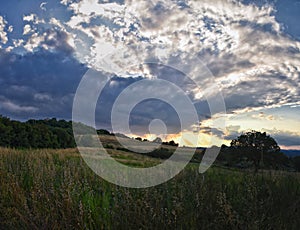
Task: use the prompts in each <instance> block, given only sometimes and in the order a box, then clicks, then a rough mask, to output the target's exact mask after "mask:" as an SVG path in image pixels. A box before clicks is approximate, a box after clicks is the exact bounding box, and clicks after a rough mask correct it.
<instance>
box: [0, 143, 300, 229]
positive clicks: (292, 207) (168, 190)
mask: <svg viewBox="0 0 300 230" xmlns="http://www.w3.org/2000/svg"><path fill="white" fill-rule="evenodd" d="M116 154H119V155H120V153H116ZM120 156H121V157H120V158H119V159H120V160H122V159H123V160H124V159H126V160H132V159H133V160H134V161H135V164H136V165H135V166H139V165H138V164H137V163H136V162H138V161H137V159H135V158H134V157H133V156H132V155H124V156H125V157H122V154H121V155H120ZM115 157H116V158H117V159H118V155H115ZM138 160H141V159H140V158H138ZM142 160H143V161H144V162H141V165H140V166H144V165H151V164H152V163H155V162H150V163H149V164H148V163H147V161H148V160H149V159H148V158H143V159H142ZM130 162H131V161H129V164H130ZM145 162H146V163H145ZM125 163H126V162H125ZM127 163H128V162H127ZM156 163H157V162H156ZM197 167H198V165H190V166H189V167H187V168H186V169H185V170H184V171H183V172H182V173H180V174H179V175H178V176H176V177H175V178H174V179H173V180H171V181H169V182H168V183H165V184H162V185H159V186H156V187H153V188H148V189H128V188H121V187H118V186H115V185H112V184H110V183H108V182H106V181H104V180H102V179H101V178H99V177H98V176H97V175H95V174H94V173H93V172H92V171H91V170H90V169H89V168H88V167H87V166H86V165H85V163H84V161H83V160H82V158H81V157H80V155H79V154H78V152H77V151H76V150H73V149H70V150H24V151H20V150H19V151H16V150H10V149H0V229H66V228H68V229H74V228H76V229H299V226H300V210H299V209H300V176H299V174H296V173H286V172H271V171H270V172H264V173H260V174H253V173H251V172H242V171H238V170H227V169H221V168H212V169H210V170H209V171H208V172H207V173H206V174H205V175H200V174H199V173H198V171H197V169H198V168H197Z"/></svg>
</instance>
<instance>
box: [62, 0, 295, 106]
mask: <svg viewBox="0 0 300 230" xmlns="http://www.w3.org/2000/svg"><path fill="white" fill-rule="evenodd" d="M62 3H63V4H66V5H67V6H68V8H69V10H71V11H72V12H73V16H72V17H71V18H70V20H69V21H67V22H66V24H67V25H68V26H69V29H67V30H69V31H72V33H75V34H78V36H77V37H76V39H75V43H74V45H75V47H73V48H74V50H75V53H76V56H77V57H79V59H80V60H81V61H85V62H87V63H88V65H89V66H91V67H94V68H98V69H99V67H100V69H102V70H104V71H108V72H115V73H116V74H120V73H123V74H124V73H125V72H126V71H127V72H136V73H139V70H136V69H134V68H135V67H134V66H138V65H139V64H140V63H143V62H145V61H149V60H161V61H163V62H165V63H166V64H172V62H173V59H174V57H175V56H176V57H177V58H176V62H182V63H183V65H188V66H189V70H188V72H189V73H192V74H195V75H196V73H198V72H199V70H198V69H197V68H196V67H197V66H198V63H189V61H190V60H191V58H189V56H198V57H199V58H200V59H201V60H202V62H203V63H204V64H206V65H207V67H208V68H209V69H210V71H211V72H212V74H213V75H214V76H215V81H216V82H217V84H219V86H220V89H221V90H222V92H223V94H224V96H225V101H226V104H227V106H228V111H229V112H232V111H235V112H238V111H239V110H242V109H245V108H247V107H250V108H255V107H268V106H274V105H286V104H288V103H297V102H298V101H299V92H298V88H299V70H300V69H299V66H300V61H299V60H300V51H299V50H300V43H299V42H297V41H295V40H293V39H292V38H291V37H289V36H287V35H285V34H284V33H283V30H282V27H281V25H280V24H279V23H278V22H277V20H276V18H275V16H274V12H275V11H276V9H275V8H274V5H270V4H264V5H261V6H258V5H254V4H248V5H246V4H243V3H241V2H238V1H231V0H227V1H221V0H215V1H206V0H204V1H201V2H199V1H189V2H186V3H185V4H184V7H182V4H181V3H180V1H169V0H165V1H139V2H136V1H131V0H128V1H125V2H121V3H119V2H110V3H101V2H98V1H96V0H95V1H87V0H83V1H80V2H72V3H67V1H63V2H62ZM76 40H77V41H76ZM258 41H259V42H258ZM87 42H88V44H90V45H89V48H88V47H85V48H84V52H83V49H82V44H84V43H87ZM77 45H78V47H77ZM87 49H89V52H88V51H87ZM278 53H280V54H281V55H280V56H278V55H277V54H278ZM153 57H154V58H153ZM140 73H141V72H140ZM142 74H145V70H144V72H143V73H142ZM144 76H146V74H145V75H144ZM201 83H202V82H201ZM210 83H211V82H207V84H210ZM202 86H203V88H209V85H206V86H205V84H202ZM189 91H190V92H193V93H194V94H195V95H196V94H197V90H195V88H194V89H193V88H191V89H189ZM196 98H197V97H196ZM202 99H203V98H202Z"/></svg>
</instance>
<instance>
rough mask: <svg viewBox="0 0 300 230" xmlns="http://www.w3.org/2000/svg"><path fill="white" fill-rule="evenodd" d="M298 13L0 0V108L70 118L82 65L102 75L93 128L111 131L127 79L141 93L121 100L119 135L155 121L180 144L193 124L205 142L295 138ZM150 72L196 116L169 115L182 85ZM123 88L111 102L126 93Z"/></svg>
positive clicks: (246, 5) (282, 3)
mask: <svg viewBox="0 0 300 230" xmlns="http://www.w3.org/2000/svg"><path fill="white" fill-rule="evenodd" d="M299 12H300V0H272V1H271V0H264V1H258V0H255V1H250V0H245V1H238V0H201V1H193V0H162V1H157V0H155V1H152V0H147V1H143V0H141V1H133V0H113V1H110V0H103V1H102V0H99V1H98V0H61V1H59V0H57V1H40V0H26V1H25V0H10V1H1V2H0V114H2V115H4V116H8V117H10V118H12V119H18V120H27V119H31V118H38V119H40V118H51V117H57V118H61V119H67V120H70V119H71V118H72V105H73V99H74V96H75V94H76V90H77V87H78V85H79V83H80V81H81V80H82V79H83V76H86V73H87V71H88V70H90V69H93V70H96V71H97V73H98V77H99V78H103V77H105V76H109V77H110V80H109V82H108V83H107V84H106V85H105V87H104V89H103V91H102V92H101V95H100V98H99V100H98V102H97V107H96V124H97V127H98V128H105V129H108V130H112V128H113V124H112V119H111V116H112V111H113V108H114V104H115V103H116V101H117V100H118V98H120V97H121V96H123V97H124V95H125V94H122V92H124V90H125V91H126V89H127V92H128V91H129V92H131V93H132V94H133V95H134V96H135V98H136V97H140V98H144V97H145V95H146V96H147V97H145V100H143V101H140V102H139V103H137V104H136V105H135V106H134V107H133V108H132V111H130V119H129V125H130V131H131V133H130V135H131V136H143V137H144V138H148V139H153V138H155V137H156V136H157V135H158V134H159V132H157V134H155V132H156V131H158V130H159V129H160V128H162V129H165V130H167V134H166V135H163V136H162V137H163V138H164V139H166V140H171V139H174V140H175V141H178V142H180V144H181V145H190V143H191V142H190V141H189V138H188V137H189V136H191V138H192V136H193V135H194V134H195V132H196V133H197V135H199V137H200V138H199V140H198V142H197V145H198V146H211V145H221V144H223V143H224V144H229V143H230V140H232V139H234V138H236V137H237V136H238V135H240V134H241V133H242V132H246V131H249V130H257V131H263V132H267V133H268V134H270V135H271V136H272V137H274V138H275V140H276V141H277V142H278V143H279V145H280V146H281V148H284V149H300V121H299V114H300V100H299V97H300V87H299V84H300V80H299V78H300V24H299V21H300V14H299ZM158 79H160V80H161V81H163V80H164V81H167V82H171V83H172V85H173V86H176V87H178V88H180V89H181V90H182V91H183V92H185V95H186V96H187V97H188V98H189V100H190V101H191V102H192V104H193V105H194V107H195V109H196V112H197V116H198V122H197V123H195V122H192V121H190V122H189V121H187V122H185V123H184V125H182V124H181V116H180V112H186V111H183V110H186V108H187V107H186V105H185V104H184V103H183V100H181V99H182V94H180V93H179V91H178V92H177V90H176V87H175V88H174V87H173V88H172V87H171V86H168V84H167V83H166V85H163V86H162V87H160V86H158V85H156V84H155V83H154V82H155V80H158ZM144 80H147V81H144ZM89 91H90V89H87V93H88V92H89ZM120 95H121V96H120ZM146 98H148V99H146ZM161 98H167V100H166V101H164V100H161ZM126 99H127V100H128V103H127V102H126V101H125V100H123V102H122V103H121V102H120V103H121V104H120V105H119V106H120V108H119V110H120V111H121V110H122V109H123V110H124V111H125V110H126V109H127V107H128V104H130V103H129V102H131V100H133V96H132V97H129V96H126ZM168 100H171V101H172V102H174V103H177V102H178V105H179V107H177V108H174V106H172V105H170V103H168ZM221 101H223V102H224V105H225V110H224V109H223V107H222V106H221V104H222V103H221ZM86 103H89V102H88V101H87V102H86ZM218 105H219V107H218ZM217 107H218V108H219V109H218V108H217ZM162 122H163V123H164V124H162ZM223 122H225V125H224V124H223ZM151 130H152V131H153V132H150V131H151ZM113 131H115V132H125V134H128V135H129V133H127V132H126V131H124V130H123V129H122V128H119V130H113ZM159 131H161V130H159ZM183 134H185V136H186V137H187V138H185V139H180V137H182V135H183Z"/></svg>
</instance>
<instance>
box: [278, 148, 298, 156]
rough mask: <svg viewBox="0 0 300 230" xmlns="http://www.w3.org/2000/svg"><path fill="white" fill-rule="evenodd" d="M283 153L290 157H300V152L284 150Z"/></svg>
mask: <svg viewBox="0 0 300 230" xmlns="http://www.w3.org/2000/svg"><path fill="white" fill-rule="evenodd" d="M281 152H283V153H284V154H285V155H286V156H288V157H297V156H300V150H285V149H282V150H281Z"/></svg>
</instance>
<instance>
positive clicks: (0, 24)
mask: <svg viewBox="0 0 300 230" xmlns="http://www.w3.org/2000/svg"><path fill="white" fill-rule="evenodd" d="M7 30H8V31H9V32H11V31H12V27H11V26H10V27H9V28H7V21H6V20H5V19H4V18H3V17H2V16H1V15H0V42H1V43H3V44H6V43H7V41H8V37H7ZM0 47H1V46H0Z"/></svg>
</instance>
